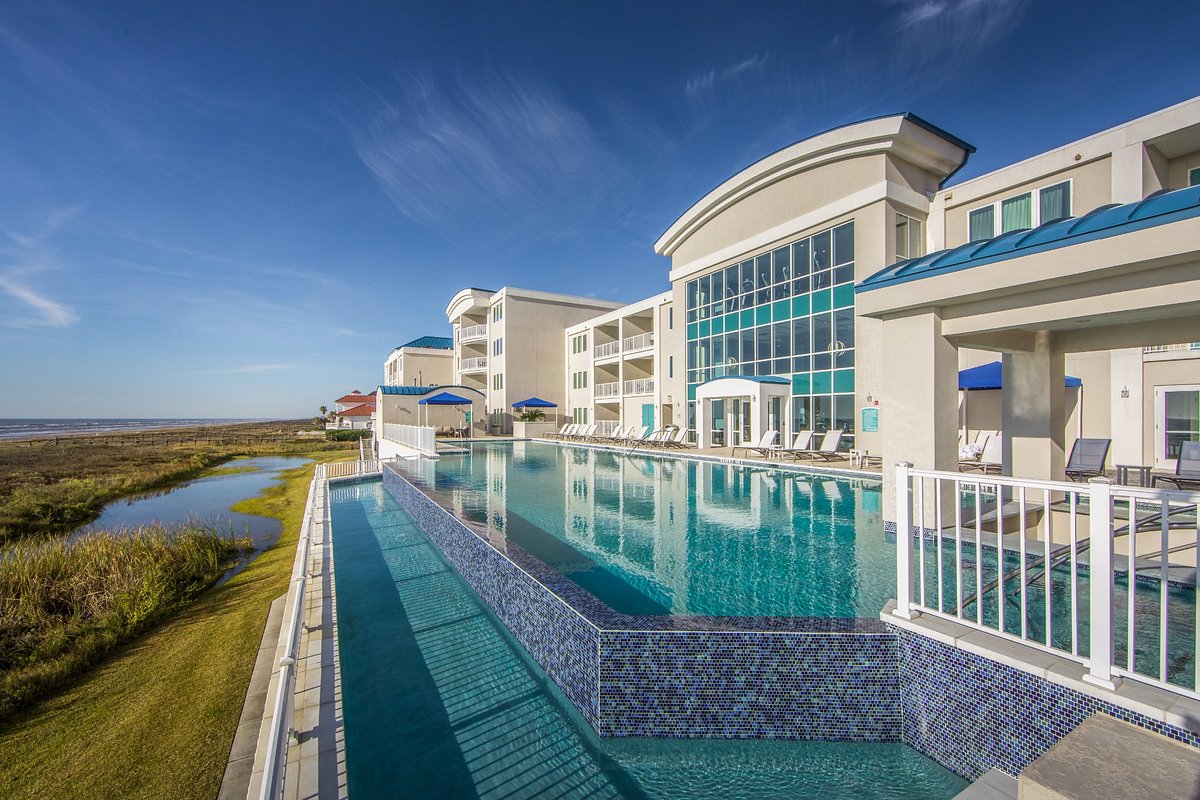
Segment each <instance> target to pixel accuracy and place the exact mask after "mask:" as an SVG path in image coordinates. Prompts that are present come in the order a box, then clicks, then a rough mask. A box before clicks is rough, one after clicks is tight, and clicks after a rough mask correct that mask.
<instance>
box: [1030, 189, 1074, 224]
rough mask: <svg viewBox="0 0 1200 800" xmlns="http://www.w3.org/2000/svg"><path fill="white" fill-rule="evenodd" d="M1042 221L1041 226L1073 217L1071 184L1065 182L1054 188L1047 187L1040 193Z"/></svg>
mask: <svg viewBox="0 0 1200 800" xmlns="http://www.w3.org/2000/svg"><path fill="white" fill-rule="evenodd" d="M1038 202H1039V204H1040V208H1039V210H1040V212H1041V219H1039V220H1038V222H1039V224H1042V225H1045V224H1046V223H1047V222H1054V221H1055V220H1060V219H1066V218H1067V217H1069V216H1071V182H1070V181H1063V182H1062V183H1056V184H1055V185H1053V186H1047V187H1046V188H1045V189H1042V190H1041V191H1040V192H1038Z"/></svg>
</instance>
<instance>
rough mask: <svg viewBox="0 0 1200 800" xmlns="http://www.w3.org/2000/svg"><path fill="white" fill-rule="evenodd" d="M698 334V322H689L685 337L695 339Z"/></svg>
mask: <svg viewBox="0 0 1200 800" xmlns="http://www.w3.org/2000/svg"><path fill="white" fill-rule="evenodd" d="M699 335H700V326H699V324H698V323H695V322H689V323H688V326H687V337H688V338H689V339H695V338H696V337H697V336H699Z"/></svg>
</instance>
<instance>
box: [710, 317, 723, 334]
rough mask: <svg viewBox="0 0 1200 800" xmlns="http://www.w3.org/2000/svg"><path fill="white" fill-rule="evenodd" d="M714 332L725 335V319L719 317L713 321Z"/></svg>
mask: <svg viewBox="0 0 1200 800" xmlns="http://www.w3.org/2000/svg"><path fill="white" fill-rule="evenodd" d="M712 332H713V333H724V332H725V318H724V317H717V318H715V319H714V320H713V321H712Z"/></svg>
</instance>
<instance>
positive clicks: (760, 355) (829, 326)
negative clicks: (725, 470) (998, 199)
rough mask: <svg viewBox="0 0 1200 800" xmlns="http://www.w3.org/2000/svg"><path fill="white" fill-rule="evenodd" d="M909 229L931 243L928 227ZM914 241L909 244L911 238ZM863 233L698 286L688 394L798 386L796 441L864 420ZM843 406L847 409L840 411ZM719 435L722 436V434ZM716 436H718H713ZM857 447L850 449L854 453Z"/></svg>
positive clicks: (807, 245)
mask: <svg viewBox="0 0 1200 800" xmlns="http://www.w3.org/2000/svg"><path fill="white" fill-rule="evenodd" d="M912 223H913V225H912V228H911V229H906V231H905V233H906V237H907V236H908V235H910V234H911V236H912V237H913V238H912V241H913V242H919V241H920V240H921V231H920V224H919V222H917V221H916V220H912ZM906 241H908V239H907V238H906ZM853 281H854V225H853V223H845V224H843V225H839V226H837V227H836V228H830V229H827V230H824V231H819V232H818V233H815V234H813V235H812V236H807V237H805V238H803V239H799V240H797V241H795V242H792V243H790V244H788V245H786V246H784V247H777V248H775V249H773V250H771V251H768V252H763V253H756V254H755V255H754V257H753V258H748V259H744V260H742V261H741V262H739V263H737V264H731V265H728V266H726V267H723V268H722V269H720V270H717V271H715V272H713V273H710V274H709V275H706V276H702V277H699V278H695V279H693V280H692V281H689V282H688V287H687V297H688V302H689V304H690V305H692V306H693V308H692V309H691V310H693V311H695V314H694V316H693V315H691V314H689V319H688V322H689V324H688V327H687V347H688V349H687V371H686V377H687V381H688V384H689V386H688V393H689V397H690V398H694V396H695V388H696V386H697V385H698V384H700V383H703V382H705V381H707V380H711V379H712V378H715V377H721V376H725V375H745V376H751V377H753V376H766V375H773V376H780V377H785V378H788V379H789V380H791V383H792V395H793V402H792V407H793V419H792V420H790V422H791V423H792V428H791V430H792V431H795V430H800V429H802V428H803V427H806V425H805V423H808V424H809V425H811V423H812V422H813V421H814V420H817V419H821V420H823V421H824V422H823V424H825V425H826V426H828V425H829V424H834V423H836V424H844V425H845V426H846V429H847V431H849V430H850V428H849V426H850V425H851V424H852V423H853V419H851V418H852V417H853V412H854V400H853V397H854V395H853V394H852V392H853V390H854V370H853V368H854V353H855V332H854V291H853V286H852V284H853ZM834 398H842V400H841V401H840V402H842V403H843V406H844V408H840V410H839V407H837V406H836V405H835V399H834ZM714 427H715V426H714ZM713 433H715V430H714V431H713ZM851 443H852V442H851V440H849V439H845V440H843V444H844V446H846V447H849V446H850V445H851Z"/></svg>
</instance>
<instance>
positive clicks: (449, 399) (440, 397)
mask: <svg viewBox="0 0 1200 800" xmlns="http://www.w3.org/2000/svg"><path fill="white" fill-rule="evenodd" d="M417 405H419V406H469V405H471V401H470V400H468V399H467V398H465V397H459V396H458V395H456V394H451V393H450V392H440V393H438V394H435V395H434V396H433V397H426V398H425V399H424V400H418V401H417Z"/></svg>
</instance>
